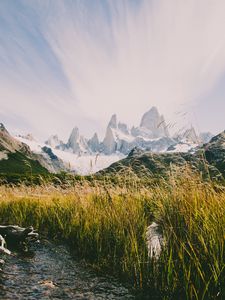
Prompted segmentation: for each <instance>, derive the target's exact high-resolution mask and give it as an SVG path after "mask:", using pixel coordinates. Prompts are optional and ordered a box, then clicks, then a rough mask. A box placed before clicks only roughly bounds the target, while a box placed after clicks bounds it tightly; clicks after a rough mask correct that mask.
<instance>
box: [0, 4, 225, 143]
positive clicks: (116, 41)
mask: <svg viewBox="0 0 225 300" xmlns="http://www.w3.org/2000/svg"><path fill="white" fill-rule="evenodd" d="M224 11H225V1H224V0H217V1H214V0H198V1H196V0H188V1H186V0H170V1H168V0H0V122H3V123H4V124H5V126H6V127H7V128H8V129H9V130H11V131H13V132H16V133H23V134H25V133H30V132H31V133H33V135H34V136H35V137H37V138H38V139H43V140H44V139H47V138H48V136H49V135H51V134H55V133H57V134H58V135H59V137H61V138H62V139H64V140H65V141H66V139H67V138H68V136H69V134H70V132H71V130H72V128H73V127H75V126H77V127H79V129H80V132H81V133H82V134H84V135H85V136H87V137H91V136H92V135H93V134H94V132H98V133H99V134H100V137H101V138H102V137H103V136H104V132H105V128H106V126H107V123H108V121H109V119H110V117H111V115H112V114H114V113H116V114H117V116H118V118H119V120H121V121H123V122H125V123H127V124H128V125H129V126H132V125H135V126H138V125H139V124H140V119H141V116H142V115H143V114H144V112H146V111H147V110H149V109H150V108H151V107H152V106H156V107H157V108H158V109H159V111H160V113H162V114H164V117H165V119H166V122H168V123H170V124H174V126H173V129H172V130H174V131H176V130H179V129H180V128H183V127H186V128H188V127H190V126H191V125H193V126H194V127H195V128H196V130H197V132H202V131H211V132H212V133H214V134H216V133H219V132H221V131H222V130H224V129H225V33H224V28H225V18H224Z"/></svg>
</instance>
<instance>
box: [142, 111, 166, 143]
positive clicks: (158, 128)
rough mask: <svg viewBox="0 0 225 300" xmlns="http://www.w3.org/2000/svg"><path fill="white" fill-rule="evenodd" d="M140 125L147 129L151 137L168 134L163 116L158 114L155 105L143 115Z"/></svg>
mask: <svg viewBox="0 0 225 300" xmlns="http://www.w3.org/2000/svg"><path fill="white" fill-rule="evenodd" d="M140 127H143V128H146V129H148V130H149V132H150V134H151V137H152V138H158V137H167V136H169V133H168V130H167V128H166V124H165V119H164V116H163V115H160V114H159V112H158V109H157V108H156V107H155V106H153V107H152V108H151V109H150V110H149V111H147V112H146V113H145V114H144V115H143V117H142V119H141V123H140Z"/></svg>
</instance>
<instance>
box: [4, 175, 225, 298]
mask: <svg viewBox="0 0 225 300" xmlns="http://www.w3.org/2000/svg"><path fill="white" fill-rule="evenodd" d="M122 180H123V179H122V177H121V181H122ZM152 221H155V222H157V223H158V224H160V226H161V228H162V233H163V236H164V237H165V240H166V245H165V247H164V249H163V252H162V254H161V256H160V258H159V260H158V261H156V260H150V259H149V258H148V255H147V247H146V241H145V234H146V228H147V226H148V225H150V224H151V222H152ZM0 223H1V224H10V223H13V224H18V225H21V226H28V225H33V226H34V227H36V228H37V229H38V230H39V232H40V233H42V234H44V235H46V236H48V237H51V238H56V239H60V240H62V241H66V242H67V243H69V244H70V246H71V249H74V251H76V252H77V254H79V256H80V257H83V258H85V259H86V261H87V262H89V263H92V264H93V266H95V267H96V268H98V269H99V270H103V271H105V270H107V271H109V272H110V273H112V274H114V275H116V276H120V277H121V278H123V279H124V280H129V281H130V282H132V283H133V284H134V286H136V287H139V288H143V289H145V291H148V293H149V294H150V295H154V296H155V297H156V295H157V296H158V297H159V299H215V298H216V297H217V298H218V299H222V298H223V297H224V295H225V294H224V293H225V291H224V285H225V191H224V190H223V188H222V187H216V188H215V186H214V185H213V184H212V183H211V182H208V183H202V181H201V180H200V179H199V178H197V177H196V176H194V175H190V174H188V173H186V174H184V173H183V174H182V176H180V177H176V178H174V177H172V178H171V180H170V181H169V182H161V183H160V184H158V185H157V184H154V186H151V187H148V188H146V187H143V186H139V185H138V184H134V183H132V184H131V185H130V186H129V185H126V186H124V187H123V186H122V185H120V187H115V186H112V185H110V184H108V183H107V184H106V183H105V184H104V183H102V182H99V183H98V182H96V183H95V184H93V183H92V185H90V184H89V183H87V182H85V181H83V182H82V183H77V184H76V185H74V186H68V187H67V188H65V187H64V188H60V187H59V186H58V187H55V186H53V185H46V186H44V185H43V186H30V187H25V186H20V187H6V186H1V187H0Z"/></svg>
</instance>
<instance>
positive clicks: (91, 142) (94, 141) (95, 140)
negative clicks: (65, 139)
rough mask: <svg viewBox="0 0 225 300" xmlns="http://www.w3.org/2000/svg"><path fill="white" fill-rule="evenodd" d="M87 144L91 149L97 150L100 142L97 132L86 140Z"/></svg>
mask: <svg viewBox="0 0 225 300" xmlns="http://www.w3.org/2000/svg"><path fill="white" fill-rule="evenodd" d="M88 146H89V147H90V149H91V151H93V152H98V151H99V148H100V143H99V139H98V135H97V133H95V134H94V135H93V137H92V138H91V139H90V140H89V141H88Z"/></svg>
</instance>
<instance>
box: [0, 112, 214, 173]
mask: <svg viewBox="0 0 225 300" xmlns="http://www.w3.org/2000/svg"><path fill="white" fill-rule="evenodd" d="M168 127H169V126H167V124H166V122H165V119H164V117H163V116H162V115H160V114H159V112H158V110H157V108H156V107H152V108H151V109H150V110H149V111H147V112H146V113H145V114H144V115H143V116H142V118H141V120H140V125H139V126H137V127H134V126H133V127H131V128H129V127H128V126H127V125H126V124H125V123H122V122H119V121H118V120H117V116H116V115H113V116H112V117H111V119H110V121H109V123H108V126H107V128H106V133H105V137H104V139H103V140H102V141H100V140H99V138H98V135H97V133H95V134H94V135H93V137H92V138H91V139H86V138H85V137H84V136H82V135H80V133H79V129H78V128H77V127H75V128H73V130H72V132H71V134H70V136H69V138H68V141H67V142H66V143H65V142H63V141H62V140H61V139H59V137H58V136H57V135H52V136H51V137H50V138H49V139H48V140H47V141H46V142H45V143H41V142H39V141H37V140H35V138H34V137H33V136H32V134H27V135H26V136H22V135H17V136H15V137H13V136H11V135H10V133H9V132H8V131H7V130H6V128H5V127H4V125H3V124H1V126H0V173H4V172H6V171H8V172H15V173H18V172H19V173H20V172H22V173H24V172H25V171H26V172H27V169H28V167H27V166H28V165H29V164H31V168H30V169H33V170H34V171H35V170H37V173H41V172H50V173H58V172H60V171H66V172H72V173H76V174H82V175H86V174H90V173H95V172H98V171H99V170H102V169H104V168H107V167H109V166H110V165H111V164H113V163H115V162H116V161H118V160H121V159H124V158H126V157H127V156H128V157H131V153H133V151H136V152H137V151H138V152H139V151H141V152H151V153H158V152H166V153H173V152H194V151H195V149H196V148H198V147H199V146H200V145H202V144H203V143H205V142H207V141H209V140H210V138H211V137H212V135H211V134H210V133H202V134H200V135H199V136H198V135H197V134H196V132H195V129H194V128H193V127H190V128H188V129H185V130H183V131H182V132H179V133H177V134H175V135H173V136H171V134H170V132H169V128H168ZM134 149H135V150H134ZM10 162H12V164H10ZM24 162H26V163H25V164H24ZM9 166H11V167H10V168H9Z"/></svg>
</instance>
